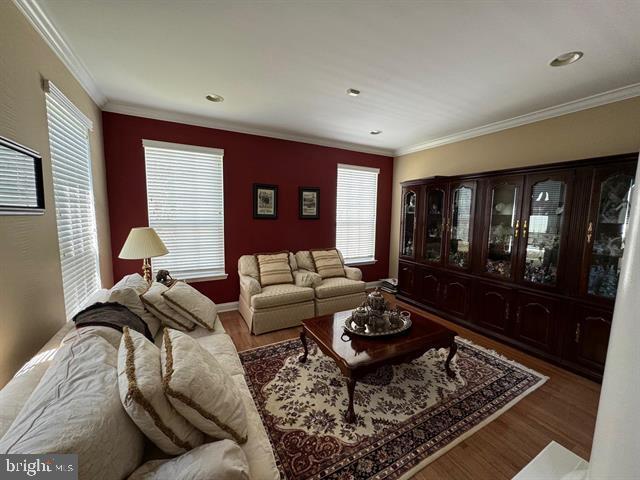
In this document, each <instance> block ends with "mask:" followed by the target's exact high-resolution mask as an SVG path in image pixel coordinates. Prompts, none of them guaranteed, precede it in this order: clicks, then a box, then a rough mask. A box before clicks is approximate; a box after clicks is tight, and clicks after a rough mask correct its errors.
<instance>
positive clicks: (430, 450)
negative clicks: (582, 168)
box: [240, 337, 547, 480]
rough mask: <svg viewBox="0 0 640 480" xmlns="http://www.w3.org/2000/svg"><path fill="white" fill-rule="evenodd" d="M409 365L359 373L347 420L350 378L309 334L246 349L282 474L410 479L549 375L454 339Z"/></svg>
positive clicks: (302, 479)
mask: <svg viewBox="0 0 640 480" xmlns="http://www.w3.org/2000/svg"><path fill="white" fill-rule="evenodd" d="M456 342H457V343H458V353H457V354H456V357H455V358H454V360H453V362H452V368H453V369H454V371H455V372H456V377H455V378H453V379H450V378H448V377H447V375H446V373H445V370H444V362H445V360H446V357H447V350H445V349H441V350H435V349H433V350H430V351H428V352H427V353H426V354H425V355H423V356H422V357H420V358H418V359H417V360H414V361H413V362H411V363H409V364H402V365H394V366H388V367H383V368H381V369H379V370H378V371H377V372H375V373H374V374H371V375H369V376H367V377H365V378H363V379H361V380H358V383H357V385H356V390H355V396H354V405H355V412H356V415H357V420H356V423H354V424H349V423H346V422H345V421H344V412H345V411H346V408H347V398H348V397H347V388H346V382H345V380H344V378H343V376H342V374H341V373H340V371H339V370H338V368H337V366H336V364H335V363H334V361H333V360H332V359H331V358H329V357H327V356H325V355H324V354H323V353H322V352H321V351H320V350H319V349H318V348H317V347H316V345H315V344H314V343H313V342H312V341H311V340H308V344H309V357H308V359H307V362H306V363H304V364H303V363H299V362H298V357H299V356H300V355H301V354H302V345H301V343H300V341H299V340H297V339H296V340H288V341H285V342H281V343H276V344H273V345H268V346H265V347H260V348H257V349H254V350H249V351H245V352H241V353H240V359H241V361H242V364H243V366H244V369H245V372H246V378H247V383H248V385H249V389H250V390H251V393H252V395H253V398H254V400H255V403H256V405H257V407H258V411H259V412H260V415H261V417H262V420H263V423H264V425H265V428H266V430H267V433H268V434H269V438H270V440H271V444H272V446H273V449H274V452H275V455H276V461H277V462H278V467H279V468H280V472H281V476H282V478H283V479H286V480H306V479H336V480H338V479H340V480H364V479H405V478H409V477H410V476H411V475H413V474H414V473H415V472H416V471H418V470H419V469H420V468H423V467H424V466H425V465H427V464H428V463H429V462H430V461H433V460H434V459H435V458H437V456H439V455H440V454H442V453H444V452H445V451H446V450H447V449H449V448H451V447H452V446H454V445H455V444H456V443H458V442H460V441H462V440H463V439H464V438H466V437H467V436H469V435H471V434H472V433H473V432H474V431H475V430H477V429H478V428H481V427H482V426H484V425H485V424H487V423H489V422H490V421H491V420H493V419H494V418H496V417H497V416H498V415H500V414H501V413H503V412H504V411H505V410H507V409H508V408H510V407H511V406H512V405H514V404H515V403H516V402H518V401H519V400H521V399H522V398H523V397H525V396H526V395H528V394H529V393H531V392H532V391H533V390H535V389H536V388H538V387H539V386H540V385H542V384H543V383H544V382H545V381H546V380H547V377H545V376H543V375H541V374H539V373H537V372H535V371H533V370H530V369H528V368H526V367H524V366H523V365H520V364H519V363H516V362H513V361H510V360H507V359H505V358H504V357H502V356H500V355H498V354H496V353H495V352H492V351H488V350H486V349H484V348H482V347H479V346H477V345H474V344H473V343H471V342H470V341H468V340H465V339H462V338H460V337H457V338H456Z"/></svg>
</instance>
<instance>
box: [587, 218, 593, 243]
mask: <svg viewBox="0 0 640 480" xmlns="http://www.w3.org/2000/svg"><path fill="white" fill-rule="evenodd" d="M592 237H593V222H589V226H588V227H587V244H589V243H591V238H592Z"/></svg>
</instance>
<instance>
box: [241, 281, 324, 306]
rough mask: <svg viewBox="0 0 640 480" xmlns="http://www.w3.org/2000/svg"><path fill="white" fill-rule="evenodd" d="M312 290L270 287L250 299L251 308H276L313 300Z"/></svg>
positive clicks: (283, 286)
mask: <svg viewBox="0 0 640 480" xmlns="http://www.w3.org/2000/svg"><path fill="white" fill-rule="evenodd" d="M313 298H314V295H313V289H312V288H308V287H297V286H295V285H286V284H285V285H270V286H268V287H264V288H263V289H262V292H261V293H259V294H257V295H254V296H253V297H251V306H252V307H253V308H268V307H277V306H280V305H291V304H294V303H301V302H307V301H309V300H313Z"/></svg>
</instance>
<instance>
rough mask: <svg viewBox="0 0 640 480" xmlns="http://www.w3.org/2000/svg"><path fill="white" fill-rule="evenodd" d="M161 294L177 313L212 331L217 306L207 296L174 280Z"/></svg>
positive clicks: (216, 314)
mask: <svg viewBox="0 0 640 480" xmlns="http://www.w3.org/2000/svg"><path fill="white" fill-rule="evenodd" d="M162 296H163V297H164V299H165V300H166V301H167V302H168V304H169V306H170V307H171V308H173V309H174V310H176V311H177V312H178V313H180V314H182V315H184V316H185V317H187V318H188V319H189V320H192V321H193V322H195V323H197V324H198V325H200V326H201V327H204V328H206V329H207V330H209V331H210V332H213V330H214V325H215V323H216V318H217V317H218V308H217V307H216V304H215V303H213V302H212V301H211V300H210V299H209V298H208V297H207V296H205V295H203V294H202V293H200V292H199V291H198V290H196V289H195V288H193V287H192V286H191V285H188V284H187V283H185V282H182V281H178V282H174V283H173V285H171V286H170V287H169V289H168V290H167V291H165V292H163V293H162Z"/></svg>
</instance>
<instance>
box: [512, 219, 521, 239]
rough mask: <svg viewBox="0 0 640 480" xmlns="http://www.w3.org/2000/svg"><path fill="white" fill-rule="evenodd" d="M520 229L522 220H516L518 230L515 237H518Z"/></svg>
mask: <svg viewBox="0 0 640 480" xmlns="http://www.w3.org/2000/svg"><path fill="white" fill-rule="evenodd" d="M519 230H520V220H518V221H516V232H515V234H514V235H513V236H514V237H515V238H518V232H519Z"/></svg>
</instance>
